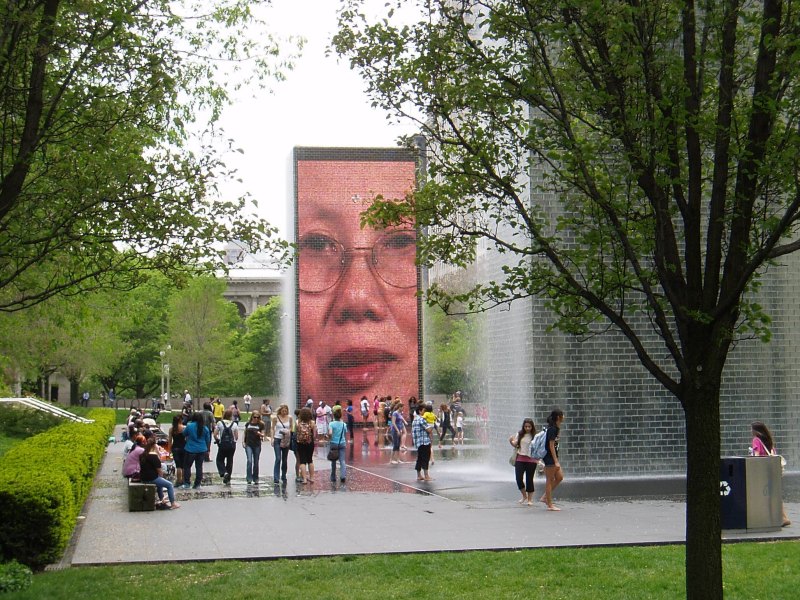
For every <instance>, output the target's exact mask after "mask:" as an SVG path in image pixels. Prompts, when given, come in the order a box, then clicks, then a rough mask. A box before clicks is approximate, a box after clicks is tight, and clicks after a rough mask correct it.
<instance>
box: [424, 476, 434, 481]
mask: <svg viewBox="0 0 800 600" xmlns="http://www.w3.org/2000/svg"><path fill="white" fill-rule="evenodd" d="M425 481H433V477H426V478H425Z"/></svg>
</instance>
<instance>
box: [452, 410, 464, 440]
mask: <svg viewBox="0 0 800 600" xmlns="http://www.w3.org/2000/svg"><path fill="white" fill-rule="evenodd" d="M453 443H454V444H461V445H462V446H463V445H464V413H462V412H461V411H459V412H457V413H456V439H455V441H454V442H453Z"/></svg>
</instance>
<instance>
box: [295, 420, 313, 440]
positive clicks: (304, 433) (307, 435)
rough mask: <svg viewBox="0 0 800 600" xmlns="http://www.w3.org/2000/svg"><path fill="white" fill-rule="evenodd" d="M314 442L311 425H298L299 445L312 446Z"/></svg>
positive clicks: (304, 423) (303, 423)
mask: <svg viewBox="0 0 800 600" xmlns="http://www.w3.org/2000/svg"><path fill="white" fill-rule="evenodd" d="M313 441H314V435H313V433H312V429H311V424H310V423H306V422H302V423H298V424H297V443H298V444H310V443H311V442H313Z"/></svg>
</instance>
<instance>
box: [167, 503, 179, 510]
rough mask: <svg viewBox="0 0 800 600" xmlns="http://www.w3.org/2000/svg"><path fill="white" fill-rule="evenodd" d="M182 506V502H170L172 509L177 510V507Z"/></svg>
mask: <svg viewBox="0 0 800 600" xmlns="http://www.w3.org/2000/svg"><path fill="white" fill-rule="evenodd" d="M180 507H181V505H180V504H178V503H177V502H173V503H172V504H170V507H169V509H170V510H175V509H176V508H180Z"/></svg>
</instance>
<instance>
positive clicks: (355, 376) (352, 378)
mask: <svg viewBox="0 0 800 600" xmlns="http://www.w3.org/2000/svg"><path fill="white" fill-rule="evenodd" d="M398 359H399V357H398V356H397V355H396V354H394V353H392V352H387V351H385V350H381V349H379V348H357V349H350V350H345V351H343V352H338V353H336V354H335V355H334V356H333V357H332V358H331V359H330V360H329V361H328V363H327V365H326V367H325V370H326V371H327V372H328V374H329V376H330V377H331V378H333V379H336V380H339V381H340V382H341V383H344V384H345V385H346V386H347V387H349V388H351V389H352V390H355V391H357V390H360V389H365V388H367V387H369V386H371V385H374V384H375V383H377V381H378V380H379V379H380V378H381V376H383V374H384V373H385V372H386V371H387V370H388V369H389V368H390V367H391V366H392V365H394V364H395V363H397V361H398Z"/></svg>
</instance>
